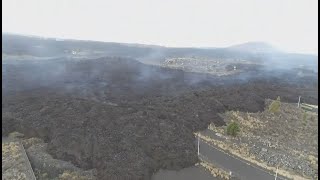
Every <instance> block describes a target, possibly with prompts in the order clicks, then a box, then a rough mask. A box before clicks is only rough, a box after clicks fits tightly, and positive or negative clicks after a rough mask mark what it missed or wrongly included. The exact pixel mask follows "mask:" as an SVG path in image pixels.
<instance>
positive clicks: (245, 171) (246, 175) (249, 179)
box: [200, 139, 287, 180]
mask: <svg viewBox="0 0 320 180" xmlns="http://www.w3.org/2000/svg"><path fill="white" fill-rule="evenodd" d="M200 154H201V155H202V156H205V158H206V160H207V161H209V162H210V163H213V164H216V165H219V166H221V167H223V168H224V169H228V170H230V171H231V172H233V174H234V175H236V176H237V177H238V178H240V179H242V180H274V179H275V174H274V173H271V172H268V171H267V170H265V169H262V168H261V167H258V166H255V165H253V164H252V163H249V162H247V161H245V160H242V159H240V158H238V157H235V156H233V155H230V154H228V153H225V152H223V151H222V150H220V149H219V148H217V147H214V146H213V145H211V144H210V145H209V144H207V143H206V142H204V141H203V140H201V139H200ZM247 163H249V164H250V165H249V164H247ZM280 179H281V180H283V179H287V178H284V177H282V176H279V175H278V177H277V180H280Z"/></svg>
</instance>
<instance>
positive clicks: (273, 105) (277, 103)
mask: <svg viewBox="0 0 320 180" xmlns="http://www.w3.org/2000/svg"><path fill="white" fill-rule="evenodd" d="M280 106H281V102H280V96H278V98H277V100H275V101H273V102H272V103H271V104H270V106H269V112H271V113H276V112H279V110H280Z"/></svg>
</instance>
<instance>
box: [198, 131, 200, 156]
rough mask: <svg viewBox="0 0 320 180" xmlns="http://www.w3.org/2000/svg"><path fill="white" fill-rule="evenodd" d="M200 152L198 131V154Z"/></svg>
mask: <svg viewBox="0 0 320 180" xmlns="http://www.w3.org/2000/svg"><path fill="white" fill-rule="evenodd" d="M199 154H200V136H199V133H198V156H199Z"/></svg>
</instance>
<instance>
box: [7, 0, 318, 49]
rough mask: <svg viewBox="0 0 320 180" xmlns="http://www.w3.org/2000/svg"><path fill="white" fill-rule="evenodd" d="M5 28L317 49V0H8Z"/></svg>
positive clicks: (77, 35) (168, 43)
mask: <svg viewBox="0 0 320 180" xmlns="http://www.w3.org/2000/svg"><path fill="white" fill-rule="evenodd" d="M2 23H3V24H2V32H11V33H20V34H29V35H39V36H47V37H60V38H70V39H85V40H98V41H111V42H127V43H143V44H156V45H164V46H175V47H176V46H181V47H191V46H193V47H224V46H229V45H233V44H238V43H243V42H248V41H265V42H268V43H271V44H272V45H275V46H276V47H278V48H281V49H283V50H286V51H290V52H300V53H313V54H318V1H317V0H3V1H2Z"/></svg>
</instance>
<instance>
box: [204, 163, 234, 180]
mask: <svg viewBox="0 0 320 180" xmlns="http://www.w3.org/2000/svg"><path fill="white" fill-rule="evenodd" d="M199 165H200V166H202V167H204V168H205V169H206V170H208V171H209V172H210V173H211V175H212V176H213V177H219V178H221V179H226V180H229V179H230V176H229V174H228V172H226V171H224V170H222V169H220V168H217V167H215V166H214V165H213V164H212V163H209V162H206V161H204V160H203V159H201V162H200V163H199Z"/></svg>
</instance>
